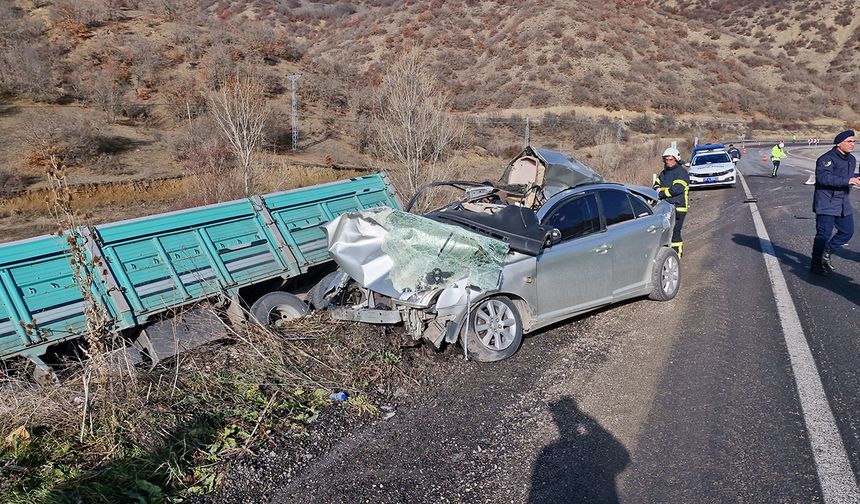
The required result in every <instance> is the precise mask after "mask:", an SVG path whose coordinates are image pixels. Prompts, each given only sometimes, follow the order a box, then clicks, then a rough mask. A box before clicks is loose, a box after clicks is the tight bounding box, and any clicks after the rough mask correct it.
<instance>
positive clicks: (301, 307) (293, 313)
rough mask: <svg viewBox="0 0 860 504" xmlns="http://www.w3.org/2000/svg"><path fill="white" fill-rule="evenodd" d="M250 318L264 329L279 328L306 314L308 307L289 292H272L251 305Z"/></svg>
mask: <svg viewBox="0 0 860 504" xmlns="http://www.w3.org/2000/svg"><path fill="white" fill-rule="evenodd" d="M250 311H251V318H252V319H254V320H255V321H257V322H259V323H260V325H263V326H265V327H280V326H282V325H283V324H284V323H285V322H287V321H288V320H293V319H297V318H301V317H304V316H305V315H307V314H308V311H309V310H308V305H306V304H305V303H304V301H302V300H301V299H299V298H297V297H296V296H294V295H292V294H290V293H289V292H283V291H274V292H269V293H268V294H265V295H263V296H262V297H261V298H260V299H258V300H257V301H255V302H254V304H252V305H251V310H250Z"/></svg>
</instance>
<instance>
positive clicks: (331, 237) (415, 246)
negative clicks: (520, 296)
mask: <svg viewBox="0 0 860 504" xmlns="http://www.w3.org/2000/svg"><path fill="white" fill-rule="evenodd" d="M324 230H325V232H326V236H327V238H328V250H329V253H330V254H331V256H332V258H334V260H335V262H336V263H337V264H338V265H339V266H340V267H341V269H342V270H343V271H344V272H345V273H346V274H348V275H349V276H350V277H351V278H352V279H353V280H355V281H356V282H358V283H359V284H361V285H362V286H364V287H366V288H368V289H370V290H372V291H375V292H379V293H381V294H384V295H386V296H389V297H392V298H395V299H401V300H406V299H409V298H410V297H413V295H414V294H416V293H421V292H426V291H428V290H437V289H445V288H450V287H455V286H459V288H462V287H463V286H464V285H470V286H474V287H477V288H479V289H481V290H492V289H497V288H498V287H499V285H500V283H501V272H502V265H503V263H504V260H505V257H506V256H507V254H508V250H509V247H508V244H506V243H504V242H502V241H500V240H496V239H494V238H490V237H487V236H481V235H479V234H476V233H473V232H471V231H468V230H465V229H462V228H460V227H458V226H453V225H449V224H444V223H440V222H436V221H433V220H431V219H427V218H425V217H421V216H418V215H414V214H409V213H406V212H402V211H400V210H395V209H392V208H374V209H369V210H363V211H360V212H348V213H344V214H342V215H340V216H338V217H337V218H335V219H334V220H332V221H331V222H330V223H329V224H327V225H326V226H324ZM464 280H465V282H464Z"/></svg>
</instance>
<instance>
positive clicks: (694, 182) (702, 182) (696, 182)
mask: <svg viewBox="0 0 860 504" xmlns="http://www.w3.org/2000/svg"><path fill="white" fill-rule="evenodd" d="M736 182H737V171H736V170H735V169H730V170H723V171H719V172H714V173H691V174H690V187H713V186H725V185H732V184H734V183H736Z"/></svg>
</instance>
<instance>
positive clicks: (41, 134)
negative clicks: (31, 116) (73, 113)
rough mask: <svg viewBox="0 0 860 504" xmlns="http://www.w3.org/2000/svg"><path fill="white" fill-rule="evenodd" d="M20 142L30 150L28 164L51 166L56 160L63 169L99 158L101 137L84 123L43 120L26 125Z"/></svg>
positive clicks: (45, 118) (59, 119)
mask: <svg viewBox="0 0 860 504" xmlns="http://www.w3.org/2000/svg"><path fill="white" fill-rule="evenodd" d="M16 137H17V139H18V140H19V141H20V142H21V143H23V144H24V145H26V146H28V147H29V148H30V153H29V154H28V162H29V163H30V164H33V165H41V166H48V165H49V164H50V161H51V159H52V158H53V159H54V161H56V162H57V163H58V164H62V166H74V165H79V164H84V163H88V162H90V161H91V160H93V159H95V158H96V157H97V156H98V155H99V134H98V130H97V129H96V128H95V126H94V125H93V123H92V122H90V121H87V120H84V119H73V118H58V117H53V116H43V117H40V118H38V119H35V120H32V121H27V122H25V123H24V124H23V126H22V127H21V130H20V132H19V133H18V134H17V136H16Z"/></svg>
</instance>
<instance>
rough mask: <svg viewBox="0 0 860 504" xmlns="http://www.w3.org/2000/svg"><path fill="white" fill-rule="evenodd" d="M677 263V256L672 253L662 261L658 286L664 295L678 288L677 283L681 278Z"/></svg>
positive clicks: (670, 293)
mask: <svg viewBox="0 0 860 504" xmlns="http://www.w3.org/2000/svg"><path fill="white" fill-rule="evenodd" d="M678 264H679V263H678V258H677V257H675V256H674V255H671V256H669V257H667V258H666V260H665V261H663V268H662V269H661V271H660V287H662V289H663V292H664V293H665V294H666V295H672V293H674V292H675V291H676V290H677V289H678V283H679V282H680V280H681V275H680V269H679V267H678Z"/></svg>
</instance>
